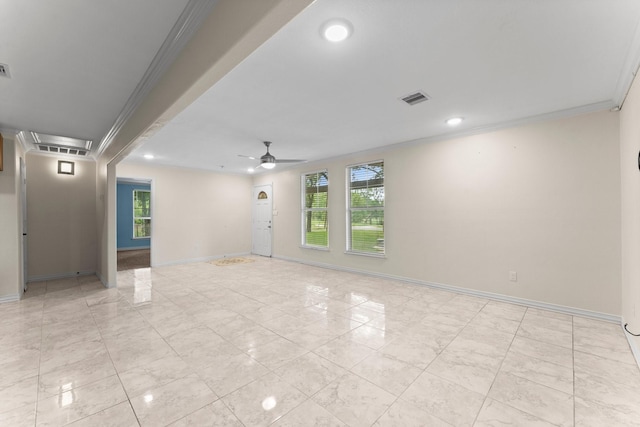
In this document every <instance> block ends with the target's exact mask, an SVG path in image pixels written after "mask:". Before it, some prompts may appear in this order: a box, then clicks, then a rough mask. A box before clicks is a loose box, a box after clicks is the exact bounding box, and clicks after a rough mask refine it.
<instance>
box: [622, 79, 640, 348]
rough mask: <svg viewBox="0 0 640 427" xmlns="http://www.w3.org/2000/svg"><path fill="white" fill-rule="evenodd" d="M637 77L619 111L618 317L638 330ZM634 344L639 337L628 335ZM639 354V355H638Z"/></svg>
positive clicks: (639, 139) (639, 194)
mask: <svg viewBox="0 0 640 427" xmlns="http://www.w3.org/2000/svg"><path fill="white" fill-rule="evenodd" d="M639 152H640V81H638V80H637V79H636V80H635V81H634V83H633V85H632V86H631V90H630V91H629V94H628V95H627V99H626V100H625V102H624V106H623V108H622V111H621V113H620V177H621V186H622V189H621V194H622V320H623V322H625V323H626V322H628V323H629V329H630V330H631V331H632V332H634V333H636V334H638V333H640V262H639V260H640V170H638V153H639ZM631 338H632V339H633V340H634V342H635V344H636V346H637V348H640V338H638V337H631ZM638 357H640V355H638Z"/></svg>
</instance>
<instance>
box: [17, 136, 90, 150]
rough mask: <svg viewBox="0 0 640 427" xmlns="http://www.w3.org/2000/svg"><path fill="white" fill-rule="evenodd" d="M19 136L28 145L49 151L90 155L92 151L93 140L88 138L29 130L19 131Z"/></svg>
mask: <svg viewBox="0 0 640 427" xmlns="http://www.w3.org/2000/svg"><path fill="white" fill-rule="evenodd" d="M18 138H19V139H20V140H22V141H23V142H24V143H25V144H27V146H29V145H32V146H33V147H35V148H36V149H37V150H38V151H44V152H47V153H57V154H69V155H72V156H88V155H89V153H90V152H91V145H92V141H89V140H86V139H78V138H69V137H67V136H58V135H49V134H46V133H39V132H29V131H21V132H19V133H18Z"/></svg>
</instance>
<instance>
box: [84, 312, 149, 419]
mask: <svg viewBox="0 0 640 427" xmlns="http://www.w3.org/2000/svg"><path fill="white" fill-rule="evenodd" d="M89 312H90V313H91V318H92V319H93V322H94V324H95V326H96V329H97V330H98V333H99V334H100V341H102V345H104V347H105V350H106V351H107V355H108V356H109V361H110V362H111V365H112V366H113V368H114V371H115V373H116V376H117V377H118V381H119V382H120V387H122V390H123V391H124V395H125V396H126V398H127V403H128V404H129V407H131V412H132V413H133V416H134V417H135V418H136V422H137V423H138V426H141V424H140V419H139V418H138V414H137V413H136V411H135V410H134V409H133V405H132V404H131V397H130V396H129V392H128V391H127V389H126V388H125V386H124V383H123V382H122V378H120V372H119V371H118V369H116V366H115V363H114V362H113V356H112V355H111V351H110V350H109V347H108V346H107V344H106V342H105V338H104V335H103V334H102V330H101V329H100V328H99V327H98V321H97V320H96V317H95V314H94V312H93V311H92V310H91V307H89ZM121 403H122V402H121ZM119 404H120V403H118V404H117V405H119ZM117 405H114V406H117ZM89 416H91V415H88V417H89ZM85 418H87V417H85ZM74 422H75V421H74Z"/></svg>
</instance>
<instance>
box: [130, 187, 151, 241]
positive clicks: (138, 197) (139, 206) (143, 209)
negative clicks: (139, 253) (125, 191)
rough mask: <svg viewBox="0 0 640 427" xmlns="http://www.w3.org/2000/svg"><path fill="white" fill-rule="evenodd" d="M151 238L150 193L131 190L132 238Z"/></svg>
mask: <svg viewBox="0 0 640 427" xmlns="http://www.w3.org/2000/svg"><path fill="white" fill-rule="evenodd" d="M146 237H151V191H149V190H133V238H134V239H142V238H146Z"/></svg>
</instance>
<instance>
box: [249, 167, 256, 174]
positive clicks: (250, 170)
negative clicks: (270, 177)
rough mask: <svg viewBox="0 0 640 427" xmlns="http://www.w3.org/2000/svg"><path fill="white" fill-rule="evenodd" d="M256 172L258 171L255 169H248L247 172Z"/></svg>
mask: <svg viewBox="0 0 640 427" xmlns="http://www.w3.org/2000/svg"><path fill="white" fill-rule="evenodd" d="M255 171H256V170H255V169H254V168H249V169H247V172H249V173H254V172H255Z"/></svg>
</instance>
